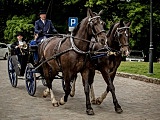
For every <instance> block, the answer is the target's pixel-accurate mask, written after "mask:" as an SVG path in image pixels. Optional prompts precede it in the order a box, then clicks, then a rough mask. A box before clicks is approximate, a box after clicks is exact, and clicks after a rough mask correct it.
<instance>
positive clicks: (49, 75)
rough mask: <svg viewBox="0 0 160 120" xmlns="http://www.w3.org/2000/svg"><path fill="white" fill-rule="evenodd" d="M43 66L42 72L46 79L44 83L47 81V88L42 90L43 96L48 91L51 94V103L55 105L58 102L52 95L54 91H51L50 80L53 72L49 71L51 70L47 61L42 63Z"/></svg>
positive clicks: (46, 94) (45, 95) (47, 93)
mask: <svg viewBox="0 0 160 120" xmlns="http://www.w3.org/2000/svg"><path fill="white" fill-rule="evenodd" d="M43 67H44V68H45V69H43V72H44V77H45V80H46V83H47V89H46V90H44V91H43V97H47V96H48V95H49V93H50V94H51V102H52V105H53V106H55V107H57V106H58V102H57V100H56V98H55V96H54V93H53V91H52V81H53V74H52V73H51V72H52V70H51V68H50V67H49V65H48V64H47V63H45V64H44V65H43Z"/></svg>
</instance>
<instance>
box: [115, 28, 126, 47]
mask: <svg viewBox="0 0 160 120" xmlns="http://www.w3.org/2000/svg"><path fill="white" fill-rule="evenodd" d="M127 29H129V27H119V28H117V29H116V32H115V34H114V37H115V38H116V40H117V41H118V42H119V46H120V47H122V46H129V44H124V45H122V44H121V42H120V37H121V35H123V34H124V35H125V36H126V37H129V35H128V33H127V31H126V30H127ZM122 31H123V32H122Z"/></svg>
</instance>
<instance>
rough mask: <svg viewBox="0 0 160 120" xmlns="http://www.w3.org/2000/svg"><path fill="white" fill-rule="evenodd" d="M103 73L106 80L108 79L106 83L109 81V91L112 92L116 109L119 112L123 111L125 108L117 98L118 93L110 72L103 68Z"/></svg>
mask: <svg viewBox="0 0 160 120" xmlns="http://www.w3.org/2000/svg"><path fill="white" fill-rule="evenodd" d="M101 73H102V76H103V78H104V80H105V81H106V83H107V85H108V89H109V91H110V92H111V94H112V98H113V104H114V106H115V111H116V112H117V113H122V112H123V110H122V109H121V106H120V105H119V104H118V100H117V98H116V94H115V87H114V85H113V82H112V80H111V78H110V75H109V73H107V72H105V70H102V71H101Z"/></svg>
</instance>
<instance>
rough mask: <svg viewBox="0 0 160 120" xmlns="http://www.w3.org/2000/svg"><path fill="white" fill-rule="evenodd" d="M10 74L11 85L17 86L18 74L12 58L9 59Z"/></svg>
mask: <svg viewBox="0 0 160 120" xmlns="http://www.w3.org/2000/svg"><path fill="white" fill-rule="evenodd" d="M8 75H9V79H10V83H11V85H12V86H13V87H16V86H17V74H16V72H15V70H14V67H13V64H12V59H11V58H9V59H8Z"/></svg>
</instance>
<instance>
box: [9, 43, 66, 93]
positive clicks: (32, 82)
mask: <svg viewBox="0 0 160 120" xmlns="http://www.w3.org/2000/svg"><path fill="white" fill-rule="evenodd" d="M37 48H38V46H35V45H34V46H29V45H27V47H22V48H21V52H22V53H21V56H20V59H18V56H17V55H16V54H15V50H13V49H11V55H10V56H9V57H8V75H9V80H10V83H11V85H12V87H17V83H18V80H25V83H26V89H27V92H28V94H29V95H31V96H33V95H34V94H35V92H36V81H37V80H41V81H42V84H43V85H44V86H46V81H45V79H44V77H43V76H42V75H41V74H40V73H39V67H37V65H35V63H34V60H33V53H34V52H35V51H37ZM55 79H62V86H63V88H64V80H63V77H62V76H61V75H57V76H56V78H55Z"/></svg>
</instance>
